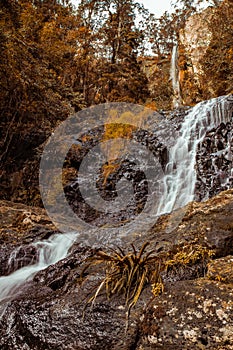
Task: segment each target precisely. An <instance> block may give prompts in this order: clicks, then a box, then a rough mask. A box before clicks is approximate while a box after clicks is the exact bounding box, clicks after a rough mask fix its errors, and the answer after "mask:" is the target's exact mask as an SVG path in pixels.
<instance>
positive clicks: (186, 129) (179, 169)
mask: <svg viewBox="0 0 233 350" xmlns="http://www.w3.org/2000/svg"><path fill="white" fill-rule="evenodd" d="M231 119H232V110H231V109H229V102H228V100H227V97H226V96H222V97H219V98H214V99H212V100H209V101H207V102H206V101H204V102H201V103H199V104H198V105H196V106H195V107H194V108H193V109H192V110H191V111H190V112H189V114H188V115H187V116H186V118H185V120H184V122H183V124H182V127H181V130H180V137H179V138H178V139H177V141H176V143H175V145H174V146H173V147H172V148H171V150H170V152H169V161H168V164H167V167H166V174H165V177H164V193H163V195H162V198H161V200H160V203H161V205H160V206H159V208H158V215H161V214H164V213H170V212H172V211H173V210H175V209H178V208H181V207H183V206H185V205H186V204H187V203H189V202H191V201H192V200H193V198H194V189H195V183H196V172H195V163H196V151H197V146H198V144H200V143H201V142H202V141H203V139H204V137H205V133H206V132H207V131H208V130H210V129H212V128H214V127H216V126H217V125H219V124H220V123H227V122H229V121H230V120H231Z"/></svg>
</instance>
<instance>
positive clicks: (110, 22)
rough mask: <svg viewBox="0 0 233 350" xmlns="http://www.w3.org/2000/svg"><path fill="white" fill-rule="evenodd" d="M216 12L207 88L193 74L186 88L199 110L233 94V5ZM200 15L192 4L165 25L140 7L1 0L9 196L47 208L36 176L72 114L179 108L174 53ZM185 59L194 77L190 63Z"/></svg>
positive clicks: (181, 5)
mask: <svg viewBox="0 0 233 350" xmlns="http://www.w3.org/2000/svg"><path fill="white" fill-rule="evenodd" d="M209 6H211V8H212V9H213V14H212V17H211V20H210V21H208V23H207V25H208V28H209V31H210V32H211V33H212V35H211V40H210V42H209V46H208V50H207V51H206V54H205V55H204V57H203V62H202V67H203V71H202V74H201V76H200V77H199V82H200V83H199V85H198V88H197V87H195V81H192V77H191V76H188V77H187V79H186V81H185V84H184V87H185V89H186V95H187V90H190V94H189V95H191V97H190V99H189V102H190V104H195V103H196V102H198V101H200V100H202V99H207V98H211V97H215V96H218V95H223V94H226V93H229V92H231V91H232V86H233V39H232V38H233V1H232V0H225V1H217V0H214V1H209ZM197 11H199V10H198V8H197V7H196V5H195V2H194V1H192V0H180V1H178V2H177V3H176V4H175V5H174V11H173V13H164V15H163V16H161V18H156V17H155V16H154V15H152V14H150V13H149V12H148V10H147V9H145V8H144V7H143V5H142V4H140V3H136V2H135V1H133V0H82V1H81V2H80V5H79V6H78V8H74V7H73V6H72V4H71V3H70V2H69V1H68V0H62V1H59V0H0V48H1V49H0V84H1V85H0V115H1V120H0V133H1V142H0V159H1V165H0V166H1V169H0V171H1V173H0V176H1V178H2V180H3V181H2V184H3V185H2V187H1V192H2V197H3V198H6V199H13V200H19V198H21V199H23V200H25V201H26V202H27V203H32V204H38V203H37V200H36V199H35V198H36V194H35V193H34V192H33V191H34V190H33V186H31V182H33V181H34V180H33V179H32V178H31V176H32V175H28V174H32V173H33V174H34V173H35V172H37V169H38V160H39V153H40V146H41V145H42V144H43V142H44V141H45V140H46V138H47V137H48V136H49V134H50V133H51V131H52V130H53V128H54V127H55V126H56V125H57V124H58V123H59V122H60V121H61V120H64V119H65V118H67V116H68V115H69V114H70V113H74V112H76V111H79V110H81V109H82V108H85V107H88V106H90V105H93V104H99V103H105V102H110V101H127V102H133V103H139V104H144V105H146V106H149V107H151V108H153V109H158V110H160V109H170V108H172V95H173V90H172V85H171V79H170V73H169V69H170V60H171V51H172V48H173V46H174V44H175V43H176V42H179V35H180V32H181V31H182V28H184V26H185V23H186V21H187V19H188V18H189V17H190V16H192V15H193V14H195V13H196V12H197ZM181 57H183V58H182V59H180V63H179V64H180V69H181V70H182V69H183V71H184V72H185V70H186V69H187V67H186V66H187V62H188V58H185V54H184V55H183V56H181ZM148 61H150V63H151V62H152V66H153V65H155V66H156V69H154V70H153V69H152V70H151V69H148V66H147V63H146V62H148ZM192 89H193V91H194V90H195V93H193V94H192ZM26 160H27V164H26V163H25V161H26ZM25 164H26V165H25ZM29 170H30V171H29ZM9 174H13V175H12V176H11V178H10V180H9V177H8V175H9ZM33 176H35V175H33ZM19 184H20V186H19ZM17 186H19V187H20V191H18V190H17V191H15V189H16V188H17Z"/></svg>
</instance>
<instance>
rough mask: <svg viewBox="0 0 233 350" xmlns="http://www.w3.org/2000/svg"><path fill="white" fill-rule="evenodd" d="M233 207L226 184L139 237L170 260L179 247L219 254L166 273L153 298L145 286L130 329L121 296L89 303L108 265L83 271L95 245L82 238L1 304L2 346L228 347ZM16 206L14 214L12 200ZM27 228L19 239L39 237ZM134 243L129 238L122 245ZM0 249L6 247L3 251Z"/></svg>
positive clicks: (83, 349)
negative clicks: (161, 288)
mask: <svg viewBox="0 0 233 350" xmlns="http://www.w3.org/2000/svg"><path fill="white" fill-rule="evenodd" d="M8 206H9V207H10V205H9V204H8ZM232 206H233V190H228V191H225V192H222V193H220V194H219V195H218V196H216V197H213V198H212V199H210V200H208V201H206V202H202V203H196V202H193V203H190V204H189V205H187V206H186V207H185V215H184V217H183V219H182V221H181V222H180V223H179V224H178V225H177V227H175V228H174V230H172V231H170V232H167V231H166V226H167V224H168V223H169V220H170V219H171V216H169V215H164V216H162V217H161V218H160V219H159V220H158V222H157V224H156V225H155V226H154V227H153V228H152V229H151V231H149V232H141V233H140V234H138V237H135V242H134V243H135V245H136V247H140V246H141V244H142V242H145V241H150V249H155V251H156V252H157V254H158V255H159V256H161V257H164V256H165V255H166V254H167V255H166V256H167V257H169V259H172V258H174V256H175V255H176V254H177V253H181V252H184V253H187V252H186V250H185V249H186V248H188V252H189V253H190V252H191V253H192V256H194V255H195V254H196V253H197V251H196V250H198V249H199V250H200V252H202V251H203V249H207V251H208V250H209V251H212V250H213V252H214V253H215V254H216V255H214V256H212V260H210V261H207V260H206V258H203V259H202V257H204V255H202V253H201V255H200V256H199V258H198V259H196V260H195V259H194V260H195V261H194V260H192V259H190V260H189V261H187V263H186V264H177V265H176V266H175V268H174V269H172V270H170V272H169V271H168V272H167V273H163V280H164V284H165V290H164V293H162V294H161V295H160V296H157V297H154V296H153V294H152V289H151V286H150V285H148V286H147V287H146V288H145V289H144V291H143V293H142V294H141V296H140V298H139V301H138V303H137V304H136V306H135V307H134V308H132V309H131V313H130V317H129V321H128V329H127V330H126V325H127V319H126V311H127V309H126V308H125V299H124V297H123V296H122V295H115V296H114V297H112V298H111V299H110V300H108V299H107V297H106V294H105V292H104V290H102V291H101V292H100V293H99V296H98V297H97V298H96V301H95V303H94V305H93V306H92V305H91V303H88V301H89V300H90V298H91V297H92V296H93V295H94V293H95V291H96V289H97V287H98V285H99V284H100V282H101V281H102V279H103V277H104V271H103V270H102V269H101V268H100V267H99V265H98V264H97V265H94V266H93V267H92V268H91V269H90V270H87V271H86V272H85V273H84V274H83V275H82V271H83V268H84V266H86V258H88V257H91V256H93V254H94V253H95V250H93V249H91V248H89V247H85V246H84V245H82V246H81V245H80V244H79V242H77V243H76V244H74V246H73V247H72V249H70V252H69V254H68V256H67V257H66V258H65V259H63V260H61V261H59V262H58V263H56V264H54V265H51V266H49V267H48V268H46V269H45V270H42V271H40V272H39V273H37V274H36V275H35V276H34V278H33V280H32V281H30V282H28V283H26V284H25V285H24V286H22V290H21V293H20V295H18V296H17V297H16V298H15V299H14V298H13V299H11V300H8V301H7V302H6V304H4V305H3V304H2V305H0V316H1V317H0V318H1V319H0V348H1V349H3V350H6V349H7V350H18V349H20V350H21V349H26V350H32V349H33V350H34V349H35V350H45V349H46V350H50V349H52V350H55V349H67V350H68V349H69V350H71V349H74V350H87V349H90V350H102V349H106V350H109V349H113V350H121V349H122V350H132V349H135V350H144V349H147V350H148V349H151V348H152V349H163V350H169V349H173V350H180V349H186V350H197V349H201V350H202V349H205V350H207V349H208V350H230V349H231V346H232V343H233V318H232V317H233V316H232V315H233V293H232V287H233V284H232V276H231V275H232V266H233V264H232V256H233V255H232V244H230V243H229V242H230V241H231V240H232V238H233V227H232V222H233V220H232V215H231V213H232ZM20 210H21V208H19V212H20ZM24 210H25V207H24ZM28 210H29V208H28ZM33 210H34V211H36V209H35V208H34V209H33ZM14 212H16V213H17V207H16V206H15V205H14ZM16 213H15V215H16ZM38 213H39V212H38ZM8 223H9V222H8ZM12 227H13V228H14V226H12ZM41 227H43V225H42V226H41ZM44 228H45V231H44V232H43V233H42V231H39V235H40V236H39V237H40V238H42V237H46V234H47V235H50V234H51V231H52V230H51V226H50V225H49V224H44ZM30 230H31V231H30V234H29V233H28V231H27V230H26V231H25V230H24V231H23V228H22V227H21V235H20V236H19V237H21V238H20V239H21V240H20V242H21V243H22V244H26V245H27V242H31V241H33V240H34V239H35V237H36V232H37V231H36V227H34V228H31V229H30ZM25 233H27V234H25ZM211 233H212V234H211ZM224 233H225V234H224ZM43 234H44V236H43ZM10 241H11V240H10ZM231 242H232V241H231ZM11 243H12V242H11ZM129 243H131V242H128V243H127V242H125V249H127V244H129ZM2 255H4V248H3V249H0V256H2ZM197 256H198V255H197ZM186 259H187V255H186ZM84 309H85V312H84Z"/></svg>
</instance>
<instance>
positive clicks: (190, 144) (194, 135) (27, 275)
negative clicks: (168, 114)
mask: <svg viewBox="0 0 233 350" xmlns="http://www.w3.org/2000/svg"><path fill="white" fill-rule="evenodd" d="M230 102H232V101H230ZM231 118H232V109H229V101H228V96H223V97H219V98H216V99H212V100H210V101H207V102H206V101H204V102H201V103H200V104H198V105H197V106H195V107H194V108H193V109H192V110H191V111H190V112H189V114H188V115H187V116H186V118H185V120H184V122H183V124H182V128H181V130H180V137H179V138H178V139H177V141H176V143H175V145H174V146H173V147H172V148H171V150H170V154H169V161H168V163H167V166H166V172H165V176H164V180H163V181H164V186H163V188H164V191H163V194H162V195H161V198H160V203H161V204H160V206H159V208H158V211H157V216H159V215H161V214H163V213H169V212H172V211H173V210H175V209H177V208H180V207H183V206H184V205H186V204H187V203H188V202H190V201H192V200H193V197H194V189H195V183H196V173H195V162H196V150H197V145H198V144H199V143H200V142H202V140H203V138H204V136H205V133H206V131H208V130H209V129H211V128H213V127H215V126H217V125H219V124H220V123H222V122H223V123H226V122H228V121H230V120H231ZM78 237H79V233H69V234H60V235H59V234H56V235H54V236H53V237H51V238H50V239H48V240H47V241H39V242H37V243H33V244H32V245H33V246H34V247H35V248H37V249H38V250H39V259H38V262H37V263H35V264H33V265H30V266H26V267H23V268H21V269H19V270H17V271H15V272H13V273H12V274H10V275H9V276H3V277H1V278H0V302H2V304H3V305H4V303H3V301H4V302H5V301H7V300H9V299H11V298H13V297H14V296H15V295H17V293H18V291H19V289H20V287H21V286H22V285H23V284H24V283H25V282H27V281H29V280H31V279H32V278H33V276H34V275H35V274H36V273H37V272H38V271H41V270H43V269H46V268H47V267H48V266H49V265H51V264H55V263H56V262H58V261H59V260H61V259H64V258H65V257H66V256H67V254H68V251H69V248H70V247H71V246H72V244H73V243H74V241H75V239H77V238H78ZM11 258H12V256H11ZM11 263H12V262H11Z"/></svg>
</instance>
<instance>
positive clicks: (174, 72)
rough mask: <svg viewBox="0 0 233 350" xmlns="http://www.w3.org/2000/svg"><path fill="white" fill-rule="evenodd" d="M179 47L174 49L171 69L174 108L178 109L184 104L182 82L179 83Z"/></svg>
mask: <svg viewBox="0 0 233 350" xmlns="http://www.w3.org/2000/svg"><path fill="white" fill-rule="evenodd" d="M178 51H179V50H178V45H177V44H176V45H174V46H173V49H172V56H171V69H170V76H171V80H172V88H173V95H174V96H173V107H174V108H178V107H180V106H181V104H182V97H181V91H180V82H179V68H178Z"/></svg>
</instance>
